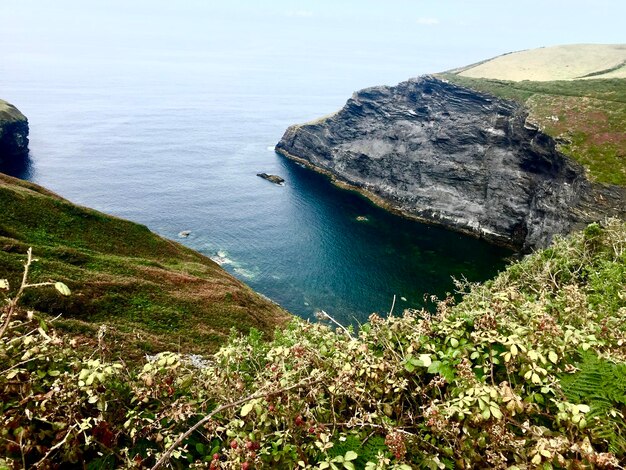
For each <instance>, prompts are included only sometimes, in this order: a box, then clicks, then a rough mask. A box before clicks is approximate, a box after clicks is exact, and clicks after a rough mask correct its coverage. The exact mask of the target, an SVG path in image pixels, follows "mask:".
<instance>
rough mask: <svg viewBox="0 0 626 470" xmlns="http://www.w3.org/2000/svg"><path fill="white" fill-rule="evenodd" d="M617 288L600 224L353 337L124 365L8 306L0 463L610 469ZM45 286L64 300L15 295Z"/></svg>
mask: <svg viewBox="0 0 626 470" xmlns="http://www.w3.org/2000/svg"><path fill="white" fill-rule="evenodd" d="M7 284H10V283H8V282H4V281H2V284H0V288H1V289H3V291H4V292H7V298H8V300H9V303H8V305H9V306H10V305H14V304H15V303H16V298H15V296H14V295H12V294H9V292H11V291H10V290H7V287H9V286H7ZM11 285H12V284H11ZM625 286H626V224H624V222H620V221H615V220H611V221H607V222H606V223H605V224H603V225H599V224H593V225H590V226H589V227H587V229H586V230H584V231H583V232H580V233H577V234H574V235H573V236H571V237H569V238H567V239H559V240H557V241H556V242H555V243H554V244H553V246H552V247H550V248H549V249H547V250H544V251H541V252H537V253H535V254H532V255H530V256H528V257H526V258H524V259H523V260H521V261H520V262H517V263H515V264H513V265H511V266H510V267H509V268H508V269H507V270H506V271H504V272H503V273H501V274H500V275H499V276H498V277H497V278H496V279H494V280H493V281H490V282H487V283H485V284H484V285H471V286H467V285H463V284H459V289H460V290H461V291H463V292H464V295H463V297H462V300H461V301H460V302H459V303H458V304H455V303H454V300H453V299H451V298H450V299H443V300H440V301H438V302H437V305H438V308H437V311H436V312H435V313H429V312H427V311H412V310H407V311H405V312H404V314H403V316H401V317H390V318H388V319H383V318H380V317H378V316H376V315H372V316H371V317H370V321H369V322H368V323H367V324H365V325H363V327H362V328H361V330H360V331H359V332H358V333H355V332H354V331H352V330H350V329H345V328H343V327H341V328H339V329H337V330H335V329H333V328H331V327H329V326H325V325H324V324H322V323H317V324H311V323H307V322H304V321H302V320H294V321H293V322H292V323H291V324H290V325H289V326H288V327H287V328H285V329H284V330H283V331H280V332H278V333H276V335H275V337H274V338H273V339H272V340H271V341H266V340H264V337H263V335H262V334H261V333H259V332H255V331H253V332H252V333H251V334H249V335H247V336H241V335H239V334H236V333H234V334H233V336H232V337H231V339H230V340H229V342H228V343H227V344H226V345H225V346H223V347H222V348H220V349H219V350H218V351H217V352H216V353H215V354H213V355H206V356H204V357H190V356H187V355H184V354H183V355H181V354H178V353H160V354H158V355H156V356H155V357H153V358H150V359H149V360H147V361H145V362H144V363H143V364H139V365H136V366H128V365H127V364H125V363H124V362H121V361H119V360H116V359H115V357H113V356H112V355H111V354H110V352H109V351H108V349H107V336H106V334H102V331H101V330H100V331H99V332H98V336H97V343H96V346H95V347H94V348H93V350H92V351H91V353H90V354H85V353H83V352H81V351H80V348H77V346H78V345H79V343H80V342H81V341H84V336H83V335H80V336H78V337H75V336H72V335H67V334H64V333H63V332H60V331H58V330H56V329H55V328H54V325H55V322H50V321H46V319H44V318H38V317H37V315H33V314H32V313H29V312H28V311H27V310H26V311H23V310H18V311H16V312H15V313H14V314H13V316H11V315H9V313H7V312H8V309H6V310H5V311H4V312H3V316H2V321H3V322H4V323H6V324H7V325H8V328H7V329H6V332H4V334H0V406H1V407H2V410H1V411H2V413H1V418H0V467H2V466H3V465H4V466H6V467H10V468H56V467H70V466H72V465H74V466H76V465H78V464H79V463H85V464H86V465H87V468H107V469H108V468H152V469H155V470H156V469H158V468H165V466H169V467H171V468H212V469H217V468H228V469H232V468H241V469H242V470H245V469H252V468H302V469H313V468H315V469H346V470H350V469H355V468H365V469H368V470H374V469H402V470H408V469H411V468H429V469H444V468H450V469H451V468H510V469H516V468H517V469H526V468H546V469H548V468H606V469H609V468H611V469H612V468H621V467H620V465H623V463H624V462H625V461H626V440H625V439H624V436H626V421H625V420H624V413H626V389H625V388H624V383H625V378H626V375H625V374H626V347H625V346H626V321H625V319H626V289H625ZM44 289H48V290H49V291H50V294H51V295H52V294H54V295H57V296H58V295H59V294H58V293H56V292H55V291H54V290H53V289H52V287H45V286H44V287H40V288H33V289H28V290H44ZM73 295H75V293H72V296H73ZM63 298H65V297H63ZM331 326H334V325H331ZM86 333H88V332H86Z"/></svg>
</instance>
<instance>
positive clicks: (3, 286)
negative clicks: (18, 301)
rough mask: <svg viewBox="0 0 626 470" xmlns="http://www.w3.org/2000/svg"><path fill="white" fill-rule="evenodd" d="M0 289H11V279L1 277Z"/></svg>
mask: <svg viewBox="0 0 626 470" xmlns="http://www.w3.org/2000/svg"><path fill="white" fill-rule="evenodd" d="M0 289H6V290H9V281H7V280H6V279H0Z"/></svg>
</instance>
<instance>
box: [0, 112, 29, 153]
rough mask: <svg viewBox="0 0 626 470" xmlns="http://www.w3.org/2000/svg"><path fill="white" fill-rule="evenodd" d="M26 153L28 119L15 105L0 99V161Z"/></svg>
mask: <svg viewBox="0 0 626 470" xmlns="http://www.w3.org/2000/svg"><path fill="white" fill-rule="evenodd" d="M26 154H28V119H26V116H24V115H23V114H22V113H21V112H20V111H19V110H18V109H17V108H16V107H15V106H13V105H12V104H9V103H7V102H6V101H3V100H0V163H2V162H4V161H8V160H10V159H13V158H23V157H24V156H26Z"/></svg>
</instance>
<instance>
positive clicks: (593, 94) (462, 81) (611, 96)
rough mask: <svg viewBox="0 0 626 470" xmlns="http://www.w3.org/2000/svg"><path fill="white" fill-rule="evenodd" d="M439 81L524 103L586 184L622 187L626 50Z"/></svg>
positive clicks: (538, 58)
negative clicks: (580, 167)
mask: <svg viewBox="0 0 626 470" xmlns="http://www.w3.org/2000/svg"><path fill="white" fill-rule="evenodd" d="M437 76H439V77H440V78H444V79H446V80H449V81H450V82H453V83H456V84H458V85H461V86H465V87H468V88H472V89H475V90H477V91H482V92H485V93H489V94H492V95H494V96H497V97H499V98H503V99H510V100H514V101H517V102H519V103H522V104H524V105H525V106H526V108H527V109H528V112H529V121H530V122H531V123H533V124H535V125H537V126H538V127H539V128H540V129H541V130H542V131H543V132H545V133H546V134H548V135H550V136H552V137H553V138H555V139H556V141H557V143H558V148H559V150H560V151H561V152H562V153H564V154H565V155H567V156H569V157H571V158H573V159H575V160H576V161H578V162H579V163H581V164H582V165H584V166H585V167H586V168H587V170H588V176H589V178H590V179H592V180H594V181H597V182H600V183H608V184H616V185H621V186H625V185H626V45H585V44H583V45H571V46H557V47H550V48H542V49H532V50H528V51H521V52H516V53H512V54H506V55H503V56H499V57H496V58H494V59H490V60H487V61H484V62H480V63H478V64H474V65H470V66H467V67H462V68H459V69H455V70H451V71H448V72H445V73H441V74H437Z"/></svg>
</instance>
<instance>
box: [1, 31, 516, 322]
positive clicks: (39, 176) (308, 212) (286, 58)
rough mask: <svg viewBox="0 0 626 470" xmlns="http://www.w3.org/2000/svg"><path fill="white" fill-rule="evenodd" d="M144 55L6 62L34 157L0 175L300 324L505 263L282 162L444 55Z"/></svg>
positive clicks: (500, 256)
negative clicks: (291, 129)
mask: <svg viewBox="0 0 626 470" xmlns="http://www.w3.org/2000/svg"><path fill="white" fill-rule="evenodd" d="M79 46H80V45H76V44H74V45H72V47H73V48H79ZM137 47H139V46H136V45H135V47H134V48H133V47H131V46H129V48H128V50H125V49H124V48H123V47H122V48H118V49H116V51H115V53H114V54H113V53H109V54H98V55H91V54H89V53H87V52H86V51H84V50H80V49H76V50H74V49H71V50H72V51H74V53H72V54H69V53H68V54H65V55H64V54H61V53H54V54H51V55H47V54H43V53H40V52H34V49H33V48H31V50H30V51H29V52H25V53H18V52H15V53H13V54H8V55H6V56H5V58H4V60H3V65H2V66H1V67H2V71H1V72H2V73H1V74H0V75H1V77H0V97H1V98H3V99H5V100H7V101H9V102H11V103H13V104H15V105H16V106H17V107H18V108H19V109H20V110H21V111H22V112H23V113H24V114H25V115H26V116H27V117H28V119H29V123H30V158H29V161H28V162H27V163H26V164H25V165H18V166H14V167H5V168H3V169H2V171H4V172H7V173H11V174H13V175H15V176H18V177H20V178H24V179H27V180H30V181H33V182H35V183H38V184H41V185H43V186H45V187H47V188H49V189H50V190H52V191H55V192H56V193H58V194H60V195H61V196H63V197H65V198H67V199H70V200H71V201H73V202H75V203H78V204H81V205H85V206H89V207H92V208H95V209H97V210H100V211H103V212H106V213H109V214H112V215H115V216H119V217H123V218H127V219H130V220H132V221H135V222H138V223H141V224H145V225H147V226H148V227H149V228H150V229H151V230H153V231H154V232H156V233H158V234H160V235H162V236H164V237H167V238H170V239H173V240H176V241H178V242H180V243H182V244H184V245H187V246H189V247H190V248H193V249H195V250H197V251H199V252H201V253H203V254H204V255H206V256H208V257H210V258H212V259H213V260H214V261H215V262H217V263H219V264H220V265H221V266H222V267H223V268H224V269H225V270H227V271H228V272H230V273H231V274H233V275H234V276H236V277H237V278H239V279H241V280H242V281H244V282H246V283H247V284H248V285H250V286H251V287H252V288H253V289H254V290H256V291H258V292H260V293H262V294H263V295H265V296H267V297H269V298H270V299H272V300H273V301H275V302H277V303H279V304H280V305H282V306H283V307H284V308H286V309H287V310H289V311H290V312H292V313H293V314H295V315H298V316H301V317H303V318H306V319H313V318H314V316H315V313H316V312H317V311H319V310H324V311H326V312H327V313H329V314H330V315H331V316H333V317H334V318H335V319H337V320H338V321H340V322H342V323H346V324H359V323H362V322H365V321H367V318H368V317H369V315H370V314H372V313H374V312H376V313H379V314H380V315H383V316H385V315H388V314H389V313H390V312H391V313H392V314H395V315H399V314H401V313H402V311H403V310H404V309H406V308H422V307H423V306H425V305H426V300H425V299H427V298H428V297H429V296H431V295H436V296H439V297H442V296H445V295H446V293H449V292H454V282H453V280H454V279H466V280H468V281H471V282H478V281H484V280H486V279H489V278H492V277H493V276H494V275H496V274H497V272H498V271H499V270H501V269H502V268H503V267H504V266H505V264H506V263H507V260H508V259H509V257H510V256H511V252H510V251H508V250H505V249H503V248H499V247H495V246H493V245H490V244H487V243H485V242H484V241H481V240H477V239H474V238H471V237H467V236H464V235H460V234H458V233H454V232H450V231H447V230H444V229H442V228H438V227H435V226H431V225H425V224H421V223H417V222H413V221H409V220H405V219H402V218H400V217H397V216H395V215H392V214H389V213H387V212H385V211H383V210H381V209H379V208H377V207H375V206H374V205H372V204H371V203H370V202H369V201H367V200H365V199H364V198H362V197H361V196H359V195H357V194H355V193H352V192H348V191H345V190H342V189H338V188H336V187H335V186H333V185H332V184H331V183H330V182H329V181H328V179H327V178H326V177H324V176H322V175H319V174H316V173H314V172H312V171H310V170H308V169H305V168H303V167H301V166H299V165H298V164H296V163H294V162H292V161H289V160H287V159H285V158H284V157H282V156H280V155H278V154H276V153H275V151H274V146H275V144H276V143H277V142H278V141H279V139H280V138H281V136H282V135H283V133H284V131H285V129H286V128H287V127H288V126H289V125H291V124H295V123H301V122H305V121H308V120H311V119H314V118H318V117H320V116H323V115H325V114H328V113H331V112H333V111H336V110H337V109H339V108H340V107H341V106H343V104H344V103H345V101H346V100H347V99H348V98H349V97H350V95H351V93H352V92H353V91H355V90H357V89H359V88H363V87H365V86H372V85H379V84H394V83H396V82H398V81H400V80H403V79H407V78H409V77H411V76H416V75H418V74H419V73H422V72H426V71H432V70H428V64H429V63H435V64H436V63H437V61H436V53H437V51H436V50H434V51H433V50H432V49H431V50H430V51H429V54H428V55H427V56H424V57H421V58H420V59H419V60H417V59H415V60H413V61H409V60H407V58H406V54H405V53H403V52H402V51H400V52H398V53H397V54H396V55H395V56H390V55H389V54H386V53H385V52H384V51H379V53H380V55H379V56H374V57H372V55H371V54H368V53H367V51H354V52H353V53H349V51H343V52H342V51H341V50H339V52H335V53H334V54H333V53H332V52H329V53H328V54H320V53H317V54H313V53H312V54H303V53H296V52H295V51H294V52H292V53H291V54H288V55H285V54H284V52H281V51H278V52H277V50H276V49H271V48H270V49H267V50H265V49H259V48H254V47H253V44H252V45H251V46H250V48H248V49H246V48H244V47H242V46H241V44H238V43H237V44H234V45H233V46H232V49H228V47H226V46H225V48H220V49H219V50H212V49H203V48H201V47H198V48H191V49H185V50H178V49H173V50H169V51H168V50H165V49H158V50H155V49H149V50H148V49H146V50H139V51H138V50H137ZM377 57H378V58H380V59H381V60H380V61H377V60H374V59H377ZM383 58H384V60H383ZM381 61H382V65H381ZM434 66H435V67H436V65H434ZM259 172H266V173H270V174H276V175H279V176H281V177H282V178H284V179H285V184H284V186H279V185H276V184H273V183H271V182H269V181H266V180H264V179H262V178H259V177H258V176H257V173H259ZM183 231H188V232H189V235H188V236H187V237H181V236H180V235H179V234H180V232H183ZM394 298H395V303H394ZM392 305H393V311H392Z"/></svg>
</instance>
